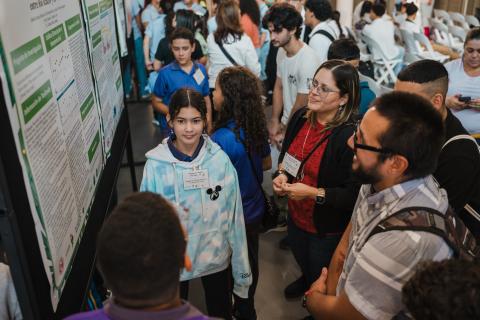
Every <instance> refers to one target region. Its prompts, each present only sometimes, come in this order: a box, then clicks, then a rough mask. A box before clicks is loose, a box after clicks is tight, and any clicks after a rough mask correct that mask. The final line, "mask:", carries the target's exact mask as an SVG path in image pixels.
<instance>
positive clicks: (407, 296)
mask: <svg viewBox="0 0 480 320" xmlns="http://www.w3.org/2000/svg"><path fill="white" fill-rule="evenodd" d="M402 293H403V303H404V304H405V305H406V307H407V309H408V311H409V313H410V314H411V315H412V316H413V318H414V319H417V320H419V319H422V320H450V319H452V320H453V319H462V320H470V319H472V320H473V319H480V262H479V261H476V262H470V261H461V260H443V261H439V262H430V263H427V264H423V265H422V266H421V267H420V268H419V269H418V270H417V272H416V273H415V274H414V275H413V276H412V278H411V279H410V280H409V281H408V282H407V283H406V284H405V285H404V286H403V290H402Z"/></svg>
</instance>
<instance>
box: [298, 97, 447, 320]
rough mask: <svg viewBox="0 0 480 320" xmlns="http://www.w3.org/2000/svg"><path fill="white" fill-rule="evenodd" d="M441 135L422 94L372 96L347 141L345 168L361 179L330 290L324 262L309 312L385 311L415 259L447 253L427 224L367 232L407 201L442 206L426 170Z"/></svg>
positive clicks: (390, 311) (359, 315)
mask: <svg viewBox="0 0 480 320" xmlns="http://www.w3.org/2000/svg"><path fill="white" fill-rule="evenodd" d="M443 139H444V127H443V121H442V118H441V116H440V114H439V113H438V112H437V111H436V110H435V109H434V108H433V107H432V105H431V104H430V103H429V102H428V101H427V100H426V99H424V98H422V97H420V96H418V95H414V94H410V93H404V92H393V93H389V94H386V95H384V96H382V97H380V98H378V99H377V100H375V101H374V103H373V106H372V108H370V109H369V110H368V111H367V113H366V114H365V116H364V118H363V120H362V122H361V123H360V125H359V126H358V128H357V130H356V132H355V134H354V135H353V136H352V137H351V138H350V140H349V142H348V144H349V146H350V147H351V148H352V149H353V151H354V153H355V156H354V158H353V163H352V171H353V172H354V173H355V174H356V176H357V177H358V179H360V180H361V182H362V183H364V184H363V186H362V187H361V189H360V192H359V196H358V199H357V203H356V205H355V208H354V211H353V215H352V219H351V226H352V227H351V233H350V240H349V247H348V248H349V249H348V251H347V254H346V260H345V264H344V266H343V270H342V274H341V276H340V279H339V282H338V286H337V288H336V296H328V295H327V294H326V293H327V283H326V281H327V278H328V271H327V269H326V268H324V269H323V270H322V275H321V276H320V278H319V279H318V280H317V281H316V282H315V283H314V284H313V285H312V286H311V288H310V290H309V291H308V292H307V293H306V297H305V302H306V306H307V308H308V310H309V311H310V313H311V314H312V315H313V316H314V317H315V318H319V319H391V318H392V317H394V316H395V315H396V314H398V313H399V312H401V311H403V310H404V309H405V306H404V305H403V303H402V299H401V298H402V294H401V290H402V286H403V284H405V283H406V282H407V281H408V279H409V278H410V277H411V276H412V274H413V273H414V271H415V268H416V266H417V265H418V264H419V263H421V262H424V261H429V260H443V259H447V258H449V257H451V256H452V254H453V252H452V250H451V249H450V248H449V246H448V244H447V243H446V242H445V241H444V240H443V238H441V237H440V236H438V235H435V234H433V233H430V232H425V231H413V230H412V231H400V230H390V231H387V232H381V233H376V234H374V235H372V236H370V234H371V232H372V231H373V229H374V228H375V227H376V226H377V225H378V223H379V222H381V221H382V220H384V219H385V218H387V217H390V216H392V215H394V214H395V213H396V212H398V211H400V210H402V209H405V208H408V207H427V208H431V209H433V210H436V211H438V212H440V213H445V212H446V210H447V208H448V199H447V194H446V192H445V190H443V189H440V188H439V187H438V184H437V183H436V181H435V180H434V178H433V176H432V173H433V172H434V171H435V167H436V165H437V160H438V155H439V153H440V150H441V147H442V144H443Z"/></svg>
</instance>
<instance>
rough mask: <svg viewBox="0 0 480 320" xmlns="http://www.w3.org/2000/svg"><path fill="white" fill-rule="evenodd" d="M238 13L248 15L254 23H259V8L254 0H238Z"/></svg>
mask: <svg viewBox="0 0 480 320" xmlns="http://www.w3.org/2000/svg"><path fill="white" fill-rule="evenodd" d="M240 13H241V14H242V15H243V14H246V15H247V16H249V17H250V19H251V20H252V22H253V23H255V25H257V26H259V25H260V8H259V7H258V4H257V1H255V0H240Z"/></svg>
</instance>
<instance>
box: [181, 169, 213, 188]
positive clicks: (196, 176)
mask: <svg viewBox="0 0 480 320" xmlns="http://www.w3.org/2000/svg"><path fill="white" fill-rule="evenodd" d="M208 187H210V184H209V180H208V170H206V169H204V170H193V171H191V170H186V171H184V172H183V188H184V189H185V190H193V189H201V188H208Z"/></svg>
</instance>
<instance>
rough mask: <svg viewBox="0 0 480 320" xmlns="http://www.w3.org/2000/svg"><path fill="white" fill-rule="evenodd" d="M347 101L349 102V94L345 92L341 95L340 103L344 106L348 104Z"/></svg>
mask: <svg viewBox="0 0 480 320" xmlns="http://www.w3.org/2000/svg"><path fill="white" fill-rule="evenodd" d="M347 102H348V94H344V95H343V96H341V97H340V99H339V101H338V104H339V105H340V106H344V105H346V104H347Z"/></svg>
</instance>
